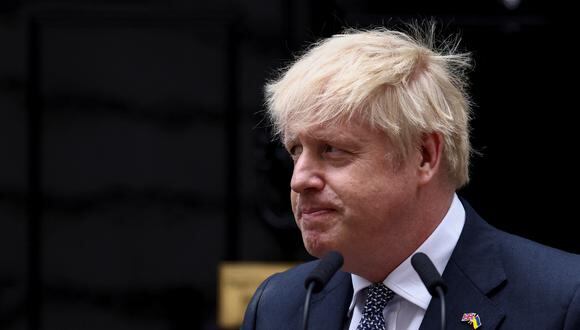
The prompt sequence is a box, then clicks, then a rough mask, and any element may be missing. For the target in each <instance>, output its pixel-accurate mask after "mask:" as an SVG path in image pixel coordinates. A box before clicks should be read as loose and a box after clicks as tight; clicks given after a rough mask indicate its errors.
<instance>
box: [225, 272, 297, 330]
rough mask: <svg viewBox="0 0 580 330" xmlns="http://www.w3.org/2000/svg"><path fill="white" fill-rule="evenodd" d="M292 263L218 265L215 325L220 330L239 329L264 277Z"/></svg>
mask: <svg viewBox="0 0 580 330" xmlns="http://www.w3.org/2000/svg"><path fill="white" fill-rule="evenodd" d="M294 265H295V264H292V263H259V262H224V263H221V264H220V266H219V282H218V283H219V287H218V325H219V326H220V328H222V329H233V328H239V327H240V326H241V325H242V320H243V319H244V313H245V311H246V307H247V306H248V304H249V303H250V299H252V296H253V295H254V292H255V291H256V289H257V288H258V286H259V285H260V283H262V282H263V281H264V280H265V279H266V278H268V277H269V276H270V275H272V274H274V273H279V272H283V271H285V270H287V269H289V268H290V267H293V266H294Z"/></svg>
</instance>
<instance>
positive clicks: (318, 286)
mask: <svg viewBox="0 0 580 330" xmlns="http://www.w3.org/2000/svg"><path fill="white" fill-rule="evenodd" d="M343 262H344V260H343V258H342V255H341V254H340V253H339V252H336V251H331V252H329V253H328V254H326V255H325V256H324V257H323V258H322V259H320V261H319V262H318V265H317V266H316V268H314V270H313V271H312V272H311V273H310V275H308V277H306V280H305V281H304V286H305V287H306V288H307V289H308V286H309V285H310V283H312V282H314V288H313V289H312V291H313V292H320V291H321V290H322V288H324V286H325V285H326V283H328V281H329V280H330V278H331V277H332V275H334V274H335V273H336V272H337V271H338V270H339V269H340V267H342V263H343Z"/></svg>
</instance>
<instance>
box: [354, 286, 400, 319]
mask: <svg viewBox="0 0 580 330" xmlns="http://www.w3.org/2000/svg"><path fill="white" fill-rule="evenodd" d="M367 290H368V292H367V294H368V295H367V300H366V301H365V307H364V310H363V315H362V319H361V320H360V323H359V324H358V327H357V328H356V330H385V329H386V325H385V318H384V316H383V310H384V309H385V306H387V303H388V302H389V301H390V300H391V299H393V297H394V296H395V293H394V292H393V291H391V290H390V289H389V288H387V287H386V286H385V285H384V284H383V283H374V284H372V285H370V286H369V287H368V288H367Z"/></svg>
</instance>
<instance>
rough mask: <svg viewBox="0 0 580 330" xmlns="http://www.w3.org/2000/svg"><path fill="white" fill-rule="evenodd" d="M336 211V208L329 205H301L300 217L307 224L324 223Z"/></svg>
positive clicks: (299, 209)
mask: <svg viewBox="0 0 580 330" xmlns="http://www.w3.org/2000/svg"><path fill="white" fill-rule="evenodd" d="M334 212H336V209H335V208H334V207H332V206H329V205H316V206H311V205H309V206H300V207H299V208H298V219H300V220H302V222H304V223H305V224H307V223H309V224H311V225H315V224H316V223H324V222H325V220H326V219H327V217H328V216H329V215H331V214H333V213H334Z"/></svg>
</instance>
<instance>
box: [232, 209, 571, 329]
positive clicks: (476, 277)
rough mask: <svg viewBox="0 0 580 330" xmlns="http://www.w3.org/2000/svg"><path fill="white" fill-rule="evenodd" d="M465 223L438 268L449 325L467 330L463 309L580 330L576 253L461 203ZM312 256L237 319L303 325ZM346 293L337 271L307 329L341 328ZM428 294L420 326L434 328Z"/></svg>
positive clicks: (275, 279) (273, 281) (492, 321)
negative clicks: (495, 223) (510, 229)
mask: <svg viewBox="0 0 580 330" xmlns="http://www.w3.org/2000/svg"><path fill="white" fill-rule="evenodd" d="M463 204H464V207H465V211H466V222H465V226H464V228H463V231H462V233H461V236H460V238H459V241H458V243H457V246H456V247H455V250H454V251H453V254H452V255H451V259H450V260H449V263H448V264H447V266H446V268H445V271H444V272H443V279H444V280H445V282H446V284H447V285H448V291H447V295H446V307H447V314H446V317H447V329H464V330H466V329H473V328H472V327H471V326H470V325H468V324H467V323H465V322H461V317H462V316H463V313H471V312H473V313H478V314H479V316H480V320H481V322H482V326H481V328H479V329H482V330H487V329H510V330H511V329H567V330H572V329H574V330H579V329H580V256H578V255H575V254H570V253H566V252H563V251H559V250H556V249H552V248H549V247H546V246H542V245H540V244H537V243H534V242H532V241H529V240H526V239H523V238H520V237H517V236H513V235H510V234H507V233H505V232H502V231H499V230H497V229H495V228H493V227H492V226H490V225H488V224H487V223H486V222H485V221H484V220H482V219H481V218H480V217H479V215H477V213H476V212H475V211H474V210H473V209H472V208H471V207H470V206H469V204H467V203H466V202H463ZM317 262H318V261H314V262H310V263H306V264H303V265H300V266H298V267H295V268H293V269H291V270H288V271H286V272H284V273H280V274H276V275H273V276H271V277H270V278H268V279H267V280H266V281H264V282H263V283H262V284H261V285H260V287H259V288H258V289H257V290H256V293H255V294H254V297H253V298H252V300H251V302H250V304H249V305H248V308H247V310H246V315H245V318H244V323H243V325H242V329H243V330H249V329H260V330H262V329H263V330H270V329H280V330H282V329H301V327H302V312H303V304H304V298H305V295H306V290H305V289H304V279H305V278H306V276H307V275H308V274H309V273H310V271H312V269H314V267H315V266H316V263H317ZM351 298H352V282H351V278H350V274H348V273H344V272H338V273H337V274H336V275H335V276H333V278H332V279H331V280H330V282H329V283H328V284H327V286H326V288H325V289H324V290H322V291H321V292H320V293H318V294H315V295H313V298H312V302H311V310H310V319H309V322H308V323H309V327H310V328H311V329H343V328H344V324H345V322H346V316H347V309H348V306H349V304H350V301H351ZM439 317H440V305H439V300H438V299H432V300H431V303H430V304H429V307H428V309H427V312H426V314H425V317H424V319H423V322H422V324H421V328H420V329H421V330H426V329H439V327H440V321H439Z"/></svg>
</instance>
